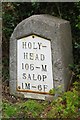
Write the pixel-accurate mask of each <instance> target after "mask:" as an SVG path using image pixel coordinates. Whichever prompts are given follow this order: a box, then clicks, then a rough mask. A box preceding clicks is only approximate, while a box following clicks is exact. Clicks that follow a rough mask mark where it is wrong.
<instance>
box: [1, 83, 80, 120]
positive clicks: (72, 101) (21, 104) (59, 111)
mask: <svg viewBox="0 0 80 120" xmlns="http://www.w3.org/2000/svg"><path fill="white" fill-rule="evenodd" d="M79 86H80V84H78V83H77V82H76V83H75V84H74V87H73V88H72V89H71V90H69V91H67V92H64V93H63V94H61V95H60V96H59V97H58V98H56V99H54V100H53V101H52V102H49V101H41V100H31V99H23V100H22V99H19V100H17V101H16V102H12V101H13V100H12V99H11V101H9V99H3V104H2V108H3V109H2V113H3V118H11V120H12V119H13V118H16V120H18V119H19V118H22V119H25V118H56V119H59V118H60V119H64V118H67V119H69V118H71V119H80V97H79V96H80V93H79V90H80V87H79ZM12 98H14V97H12Z"/></svg>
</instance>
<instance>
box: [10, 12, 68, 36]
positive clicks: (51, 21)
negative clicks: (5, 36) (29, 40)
mask: <svg viewBox="0 0 80 120" xmlns="http://www.w3.org/2000/svg"><path fill="white" fill-rule="evenodd" d="M66 23H69V21H67V20H63V19H60V18H57V17H54V16H51V15H48V14H40V15H32V16H30V17H28V18H26V19H24V20H23V21H21V22H20V23H19V24H18V25H17V26H16V28H15V29H14V32H13V34H12V36H11V37H14V38H20V37H23V36H27V35H30V34H37V35H42V36H48V37H49V35H50V34H53V28H54V30H55V29H59V28H60V25H62V24H66ZM51 31H52V32H51Z"/></svg>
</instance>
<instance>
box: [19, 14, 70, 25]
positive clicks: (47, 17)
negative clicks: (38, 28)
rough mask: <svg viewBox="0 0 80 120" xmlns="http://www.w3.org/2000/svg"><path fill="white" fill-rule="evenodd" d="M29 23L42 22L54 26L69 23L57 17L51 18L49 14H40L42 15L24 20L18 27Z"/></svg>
mask: <svg viewBox="0 0 80 120" xmlns="http://www.w3.org/2000/svg"><path fill="white" fill-rule="evenodd" d="M29 21H33V22H36V21H42V22H43V23H46V24H50V25H51V24H53V23H55V24H63V23H67V22H69V21H67V20H64V19H61V18H57V17H54V16H51V15H48V14H40V15H32V16H30V17H28V18H26V19H24V20H23V21H22V22H20V23H19V24H18V25H21V24H24V23H27V22H29Z"/></svg>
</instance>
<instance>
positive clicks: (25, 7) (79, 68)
mask: <svg viewBox="0 0 80 120" xmlns="http://www.w3.org/2000/svg"><path fill="white" fill-rule="evenodd" d="M2 10H3V11H2V17H3V41H2V45H3V47H2V51H3V55H2V57H3V58H2V62H3V68H2V69H3V71H2V72H3V73H2V78H3V88H4V89H5V90H4V94H5V95H3V96H4V97H3V118H14V117H16V118H19V117H21V118H26V117H27V118H35V117H36V118H42V117H43V118H77V119H80V106H79V104H80V103H79V101H80V97H79V96H80V93H79V90H80V89H79V87H80V14H79V13H80V2H69V3H66V2H60V3H58V2H53V3H48V2H46V3H43V2H41V3H39V2H30V3H24V2H21V3H19V2H18V3H17V2H13V3H12V2H4V3H3V5H2ZM34 14H50V15H53V16H56V17H59V18H62V19H66V20H69V21H70V24H71V32H72V41H73V57H74V64H72V65H69V67H70V69H71V70H72V83H74V85H71V86H70V88H69V91H67V92H65V93H64V94H60V96H59V97H58V98H56V99H55V100H54V101H52V102H46V101H36V100H22V99H20V98H15V97H14V96H10V95H9V94H8V93H6V89H8V87H9V85H8V83H9V81H8V80H9V39H10V36H11V34H12V32H13V30H14V28H15V27H16V25H17V24H18V23H19V22H21V21H22V20H23V19H25V18H27V17H29V16H31V15H34ZM57 92H59V91H57ZM50 93H51V94H55V90H51V91H50ZM5 96H6V97H5ZM7 96H8V97H9V99H8V98H7ZM13 99H15V102H13ZM10 100H11V101H10Z"/></svg>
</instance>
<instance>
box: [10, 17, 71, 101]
mask: <svg viewBox="0 0 80 120" xmlns="http://www.w3.org/2000/svg"><path fill="white" fill-rule="evenodd" d="M29 35H37V36H41V37H42V38H46V39H47V40H49V41H50V42H51V53H52V67H53V83H54V86H53V88H58V86H60V85H61V88H62V91H65V90H67V87H68V84H69V80H70V76H71V74H70V71H69V68H68V65H69V64H71V63H72V38H71V30H70V23H69V22H68V21H66V20H63V19H59V18H56V17H53V16H50V15H33V16H31V17H29V18H27V19H25V20H23V21H22V22H21V23H19V24H18V25H17V27H16V28H15V29H14V32H13V34H12V36H11V39H10V93H11V94H14V95H15V94H16V93H20V94H23V95H24V97H28V98H34V99H45V98H46V97H49V95H47V94H46V95H45V94H38V93H28V92H18V91H17V90H16V88H17V85H16V81H17V40H18V39H21V38H23V37H27V36H29Z"/></svg>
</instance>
